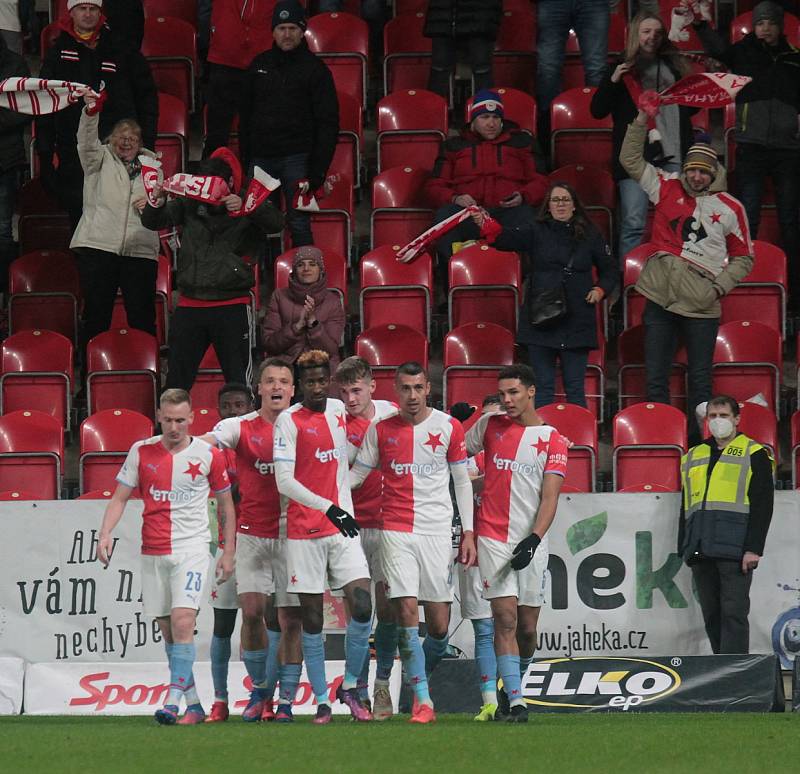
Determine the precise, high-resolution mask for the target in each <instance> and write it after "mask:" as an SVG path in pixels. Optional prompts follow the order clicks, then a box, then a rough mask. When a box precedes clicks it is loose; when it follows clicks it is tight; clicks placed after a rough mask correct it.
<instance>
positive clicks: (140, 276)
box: [70, 94, 158, 342]
mask: <svg viewBox="0 0 800 774" xmlns="http://www.w3.org/2000/svg"><path fill="white" fill-rule="evenodd" d="M84 101H85V103H86V108H85V109H84V110H83V112H82V113H81V119H80V123H79V124H78V156H79V157H80V160H81V165H82V166H83V173H84V175H85V179H84V185H83V215H82V216H81V219H80V222H79V223H78V227H77V228H76V229H75V234H74V235H73V237H72V242H71V243H70V248H72V249H74V250H75V251H76V252H77V254H78V268H79V270H80V277H81V296H82V297H83V304H84V306H83V324H84V337H85V340H86V341H87V342H88V341H89V340H90V339H91V338H92V337H94V336H96V335H97V334H98V333H102V332H103V331H106V330H108V329H109V327H110V326H111V316H112V314H113V312H114V300H115V299H116V297H117V289H118V288H120V289H121V290H122V298H123V301H124V303H125V313H126V314H127V316H128V325H129V326H130V327H131V328H138V329H139V330H141V331H145V333H149V334H150V335H152V336H155V335H156V307H155V294H156V277H157V275H158V234H156V233H155V232H154V231H150V230H149V229H147V228H145V227H144V226H143V225H142V220H141V212H142V210H144V206H145V204H146V203H147V196H146V194H145V190H144V183H143V182H142V165H141V163H140V162H139V159H138V156H139V154H140V153H143V154H146V155H148V156H155V154H154V153H153V152H152V151H149V150H145V149H143V148H142V130H141V129H140V128H139V125H138V124H137V123H136V122H135V121H131V120H130V119H127V118H126V119H123V120H122V121H120V122H119V123H117V125H116V126H115V127H114V128H113V130H112V131H111V136H110V137H109V138H108V142H107V143H106V144H102V143H101V142H100V139H99V138H98V136H97V127H98V124H99V123H100V115H99V113H97V112H92V114H91V115H90V114H89V112H91V111H92V110H93V109H95V103H96V99H95V98H94V97H93V96H91V95H89V94H87V95H86V96H85V97H84ZM87 111H89V112H87Z"/></svg>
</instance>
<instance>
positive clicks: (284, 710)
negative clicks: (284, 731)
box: [275, 704, 294, 723]
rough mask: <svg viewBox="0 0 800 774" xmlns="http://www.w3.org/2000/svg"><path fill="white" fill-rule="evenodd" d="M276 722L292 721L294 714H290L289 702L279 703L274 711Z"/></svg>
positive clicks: (290, 706)
mask: <svg viewBox="0 0 800 774" xmlns="http://www.w3.org/2000/svg"><path fill="white" fill-rule="evenodd" d="M275 722H276V723H292V722H294V715H292V705H291V704H279V705H278V709H277V711H276V712H275Z"/></svg>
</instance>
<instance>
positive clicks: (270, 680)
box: [264, 629, 281, 699]
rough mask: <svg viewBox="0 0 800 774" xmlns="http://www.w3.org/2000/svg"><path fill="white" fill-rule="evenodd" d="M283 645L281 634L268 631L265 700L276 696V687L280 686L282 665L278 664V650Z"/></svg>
mask: <svg viewBox="0 0 800 774" xmlns="http://www.w3.org/2000/svg"><path fill="white" fill-rule="evenodd" d="M280 644H281V633H280V632H273V631H272V629H267V671H266V674H265V676H264V682H265V683H266V686H267V687H266V689H265V690H264V694H265V698H267V699H271V698H272V697H273V696H274V695H275V686H276V685H277V684H278V672H279V671H280V663H279V662H278V649H279V648H280Z"/></svg>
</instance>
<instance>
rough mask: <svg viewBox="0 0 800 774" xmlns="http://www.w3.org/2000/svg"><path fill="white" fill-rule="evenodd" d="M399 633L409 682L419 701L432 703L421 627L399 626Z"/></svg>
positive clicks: (401, 653) (401, 652) (401, 656)
mask: <svg viewBox="0 0 800 774" xmlns="http://www.w3.org/2000/svg"><path fill="white" fill-rule="evenodd" d="M398 633H399V635H400V658H401V659H402V660H403V666H404V667H405V670H406V675H407V677H408V682H409V684H410V685H411V688H412V690H413V691H414V694H415V695H416V697H417V701H418V702H420V703H421V704H430V705H432V704H433V702H432V701H431V695H430V692H429V691H428V678H427V677H426V675H425V654H424V653H423V652H422V644H421V643H420V641H419V629H418V628H417V627H416V626H402V627H399V628H398Z"/></svg>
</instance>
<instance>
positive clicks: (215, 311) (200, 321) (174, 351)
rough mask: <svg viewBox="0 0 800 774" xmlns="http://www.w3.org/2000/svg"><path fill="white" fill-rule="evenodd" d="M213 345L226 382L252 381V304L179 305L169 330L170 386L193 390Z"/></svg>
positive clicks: (168, 376)
mask: <svg viewBox="0 0 800 774" xmlns="http://www.w3.org/2000/svg"><path fill="white" fill-rule="evenodd" d="M210 345H213V346H214V351H215V352H216V353H217V357H218V358H219V364H220V366H221V367H222V373H223V375H224V376H225V381H226V382H243V383H244V384H249V383H250V378H251V370H252V362H251V351H250V307H249V306H248V305H247V304H234V305H232V306H207V307H192V306H179V307H178V308H177V309H176V310H175V314H174V315H173V316H172V325H171V326H170V332H169V361H168V368H169V371H168V373H167V384H166V386H167V388H170V387H179V388H181V389H184V390H190V389H191V388H192V385H193V384H194V380H195V377H196V376H197V369H198V368H199V366H200V361H201V360H202V359H203V355H205V353H206V350H207V349H208V347H209V346H210Z"/></svg>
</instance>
